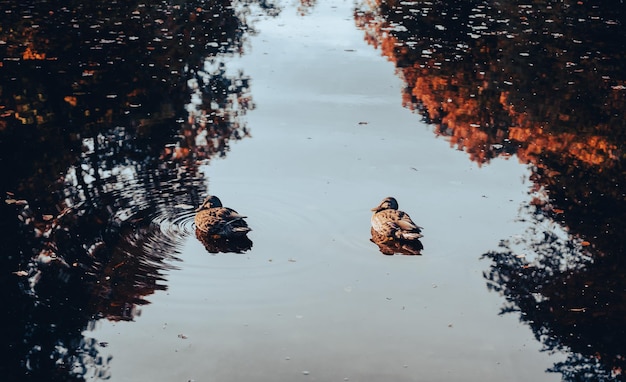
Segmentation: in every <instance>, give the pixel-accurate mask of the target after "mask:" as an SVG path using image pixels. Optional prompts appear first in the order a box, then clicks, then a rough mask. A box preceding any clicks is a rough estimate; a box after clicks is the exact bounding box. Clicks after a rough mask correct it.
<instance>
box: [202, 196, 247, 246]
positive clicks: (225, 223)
mask: <svg viewBox="0 0 626 382" xmlns="http://www.w3.org/2000/svg"><path fill="white" fill-rule="evenodd" d="M245 218H246V216H243V215H240V214H239V213H238V212H237V211H235V210H233V209H232V208H228V207H224V206H223V205H222V201H221V200H220V199H219V198H218V197H217V196H215V195H209V196H207V197H206V198H205V199H204V202H202V204H201V205H200V207H198V208H197V209H196V216H195V218H194V223H195V224H196V237H197V238H198V240H200V242H202V244H204V247H205V248H206V249H207V251H209V253H219V252H235V253H242V252H245V251H247V250H249V249H250V248H252V241H251V240H250V239H249V238H248V237H247V236H246V235H247V234H248V232H250V231H252V229H251V228H250V227H248V223H246V221H245V220H244V219H245Z"/></svg>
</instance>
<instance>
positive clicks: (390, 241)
mask: <svg viewBox="0 0 626 382" xmlns="http://www.w3.org/2000/svg"><path fill="white" fill-rule="evenodd" d="M372 211H373V212H374V213H373V215H372V219H371V224H372V228H371V234H372V238H371V239H370V241H372V242H373V243H375V244H376V245H378V248H379V249H380V252H382V253H383V254H385V255H393V254H395V253H398V254H403V255H421V251H422V249H424V246H423V245H422V242H421V241H420V240H419V238H421V237H422V236H423V235H422V233H421V232H422V227H420V226H418V225H416V224H415V223H414V222H413V220H411V217H410V216H409V214H407V213H406V212H404V211H400V210H398V201H397V200H396V199H395V198H393V197H387V198H385V199H383V201H382V202H381V203H380V204H379V205H378V206H376V207H375V208H372Z"/></svg>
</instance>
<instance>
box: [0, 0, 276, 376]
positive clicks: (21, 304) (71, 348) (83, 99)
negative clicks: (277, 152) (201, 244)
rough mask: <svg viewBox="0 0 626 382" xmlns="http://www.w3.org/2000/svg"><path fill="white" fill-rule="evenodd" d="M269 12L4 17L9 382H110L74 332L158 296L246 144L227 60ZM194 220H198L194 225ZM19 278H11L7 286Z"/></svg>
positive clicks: (186, 5) (224, 6) (64, 11)
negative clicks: (196, 211)
mask: <svg viewBox="0 0 626 382" xmlns="http://www.w3.org/2000/svg"><path fill="white" fill-rule="evenodd" d="M259 8H260V9H261V11H262V12H263V13H265V14H267V15H275V14H276V13H277V12H278V8H277V7H276V6H274V5H273V4H271V3H269V2H266V1H261V2H258V1H247V0H244V1H234V2H233V1H228V0H224V1H211V2H205V1H177V0H174V1H163V2H157V3H156V4H145V3H138V2H132V1H131V2H113V3H111V2H109V3H106V4H105V3H99V2H78V1H69V2H68V1H55V0H49V1H43V2H21V3H15V2H11V1H0V13H2V14H3V22H2V25H1V26H0V40H1V41H2V44H0V53H1V54H2V56H3V57H4V60H3V61H2V62H0V150H1V152H2V156H1V157H0V160H1V161H2V166H1V168H2V170H1V171H2V173H1V174H0V175H1V176H2V179H3V190H2V191H3V195H5V201H4V203H2V205H1V206H0V213H1V214H2V216H3V218H2V219H0V228H2V229H3V233H4V234H5V235H7V241H6V243H5V244H6V246H7V247H6V248H5V253H6V256H3V257H2V263H1V266H2V269H4V270H5V272H4V273H3V276H0V285H1V286H2V287H3V290H4V291H5V292H6V293H5V294H4V297H5V300H4V304H3V305H4V306H5V307H7V309H8V313H9V314H8V316H7V318H8V322H6V321H5V325H4V326H3V332H5V333H3V334H6V335H5V336H4V337H3V338H6V339H7V341H6V343H5V345H6V346H7V348H6V350H7V351H6V352H5V353H3V355H4V357H3V359H2V362H0V373H2V375H3V380H7V381H11V380H20V381H25V380H48V381H56V380H59V381H67V380H83V379H85V378H86V373H87V372H89V373H90V376H93V377H96V378H102V379H105V378H107V377H108V366H107V363H108V360H107V359H104V358H102V357H101V356H100V355H99V352H98V347H99V345H98V344H97V342H96V341H95V340H93V339H87V338H83V336H82V335H81V332H82V331H83V330H84V329H87V328H89V327H90V326H91V325H93V322H95V321H94V320H96V319H98V318H101V317H105V318H107V319H110V320H132V319H133V318H134V317H135V313H136V310H137V306H139V305H142V304H146V303H147V299H146V297H147V296H149V295H150V294H152V293H154V292H155V291H157V290H163V289H166V279H165V274H166V272H167V270H168V269H171V268H172V267H174V266H175V263H174V262H175V260H176V254H177V250H178V245H179V244H180V241H181V236H183V235H187V234H192V232H191V230H189V229H188V225H186V221H191V220H192V219H193V213H192V212H191V211H189V210H188V209H189V208H193V207H191V206H195V205H198V203H199V202H200V200H201V199H202V196H203V195H204V194H205V193H206V192H205V191H206V181H205V179H204V177H203V176H202V174H201V173H200V172H199V171H198V164H199V163H201V162H202V161H205V160H208V159H209V158H211V157H213V156H216V155H217V156H224V155H226V153H227V152H228V150H229V144H230V142H231V141H232V140H238V139H241V138H243V137H246V136H248V135H249V132H248V128H247V126H246V124H245V121H244V120H243V117H244V116H245V113H246V111H247V110H250V109H252V108H253V107H254V104H253V102H252V99H251V97H250V95H249V79H248V78H247V76H246V75H245V74H244V73H242V72H237V71H231V70H229V68H227V67H226V66H225V65H224V62H225V59H226V58H227V57H228V56H231V55H234V54H241V53H242V52H243V50H244V47H245V39H246V37H247V36H249V35H250V34H253V33H255V32H254V29H253V28H252V24H251V23H252V21H250V20H249V18H250V16H251V15H252V12H253V10H254V9H257V10H258V9H259ZM189 219H191V220H189ZM11 272H12V273H11Z"/></svg>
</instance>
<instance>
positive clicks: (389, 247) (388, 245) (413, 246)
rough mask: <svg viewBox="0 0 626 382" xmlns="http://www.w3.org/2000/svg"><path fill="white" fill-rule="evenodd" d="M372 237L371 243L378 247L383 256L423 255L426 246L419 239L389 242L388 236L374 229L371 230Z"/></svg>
mask: <svg viewBox="0 0 626 382" xmlns="http://www.w3.org/2000/svg"><path fill="white" fill-rule="evenodd" d="M370 233H371V235H372V237H371V238H370V241H371V242H372V243H374V244H376V245H377V246H378V249H379V250H380V253H382V254H383V255H395V254H396V253H397V254H401V255H421V254H422V250H423V249H424V245H423V244H422V242H421V241H420V240H419V239H415V240H410V241H399V240H389V238H388V237H387V236H384V235H381V234H379V233H378V232H376V230H374V228H372V229H370Z"/></svg>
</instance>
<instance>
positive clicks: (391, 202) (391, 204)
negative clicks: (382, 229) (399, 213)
mask: <svg viewBox="0 0 626 382" xmlns="http://www.w3.org/2000/svg"><path fill="white" fill-rule="evenodd" d="M397 209H398V201H397V200H396V199H395V198H392V197H391V196H389V197H387V198H385V199H383V201H382V202H380V204H379V205H378V206H377V207H375V208H372V211H374V212H378V211H382V210H397Z"/></svg>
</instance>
